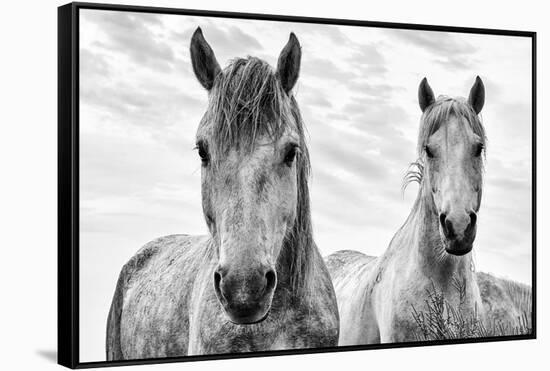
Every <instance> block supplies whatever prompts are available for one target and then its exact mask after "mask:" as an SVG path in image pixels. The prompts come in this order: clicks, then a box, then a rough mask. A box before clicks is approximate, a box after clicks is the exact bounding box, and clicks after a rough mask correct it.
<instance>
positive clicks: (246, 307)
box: [214, 266, 277, 325]
mask: <svg viewBox="0 0 550 371" xmlns="http://www.w3.org/2000/svg"><path fill="white" fill-rule="evenodd" d="M276 286H277V273H276V272H275V270H274V269H273V268H271V267H261V268H259V269H249V270H247V271H244V272H243V271H241V272H232V271H231V270H229V269H225V268H223V267H221V266H219V267H218V268H217V269H216V270H215V272H214V289H215V292H216V296H217V298H218V300H219V302H220V304H221V305H222V307H223V309H224V312H225V313H226V314H227V316H228V318H229V320H230V321H231V322H233V323H236V324H240V325H247V324H254V323H258V322H261V321H263V320H264V319H266V318H267V317H268V315H269V310H270V309H271V303H272V300H273V294H274V292H275V287H276Z"/></svg>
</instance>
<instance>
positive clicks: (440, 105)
mask: <svg viewBox="0 0 550 371" xmlns="http://www.w3.org/2000/svg"><path fill="white" fill-rule="evenodd" d="M451 117H458V118H463V119H464V120H462V122H465V123H467V124H468V125H469V127H470V129H472V131H473V132H474V134H476V135H477V136H479V138H480V139H481V143H482V144H483V147H484V148H486V145H487V136H486V134H485V128H484V127H483V123H482V122H481V119H480V117H479V116H478V115H477V114H476V113H475V111H474V109H473V108H472V107H471V106H470V105H469V104H468V102H467V101H466V100H465V99H464V98H460V97H447V96H440V97H439V98H438V99H437V101H436V102H435V103H433V104H432V105H431V106H429V107H428V108H427V109H426V111H424V113H423V114H422V117H421V119H420V131H419V134H418V143H417V149H416V151H417V155H418V158H417V159H416V161H414V162H412V163H411V164H410V165H409V168H408V169H407V172H406V173H405V176H404V178H403V184H402V190H403V191H404V190H405V188H406V187H407V185H409V184H410V183H413V182H415V183H418V184H422V179H423V178H424V163H425V153H424V152H425V151H424V148H425V146H426V145H427V144H428V140H429V139H430V137H431V136H432V134H434V133H435V132H436V131H437V130H438V129H439V128H440V127H441V125H443V124H444V123H446V122H448V121H449V120H450V119H451ZM484 153H485V152H484Z"/></svg>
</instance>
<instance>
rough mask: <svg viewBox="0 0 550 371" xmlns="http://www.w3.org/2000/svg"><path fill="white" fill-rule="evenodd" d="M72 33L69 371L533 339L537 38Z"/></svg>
mask: <svg viewBox="0 0 550 371" xmlns="http://www.w3.org/2000/svg"><path fill="white" fill-rule="evenodd" d="M58 19H59V31H58V37H59V41H58V45H59V71H58V77H59V96H58V103H59V108H58V111H59V186H58V189H59V214H58V218H59V251H58V262H59V263H58V267H59V276H58V286H59V287H58V294H59V306H58V308H59V309H58V311H59V318H58V332H59V333H58V339H59V345H58V346H59V350H58V351H59V353H58V354H59V363H60V364H62V365H65V366H68V367H72V368H76V367H93V366H109V365H125V364H141V363H158V362H175V361H178V362H179V361H196V360H204V359H215V358H229V357H250V356H272V355H281V354H296V353H312V352H326V351H345V350H360V349H374V348H391V347H402V346H424V345H435V344H455V343H456V344H458V343H465V342H484V341H500V340H521V339H533V338H535V336H536V316H535V308H536V295H535V294H536V291H535V288H536V282H535V277H536V271H535V267H536V265H535V261H536V254H535V252H536V250H535V247H536V241H535V235H536V234H535V228H536V212H535V211H536V202H535V201H536V190H535V184H536V182H535V176H536V174H535V168H536V167H535V163H536V158H535V153H536V151H535V143H536V141H535V135H536V122H535V121H536V120H535V118H536V107H535V101H536V99H535V98H536V87H535V73H536V68H535V47H536V42H535V41H536V35H535V33H534V32H525V31H509V30H493V29H471V28H457V27H446V26H427V25H415V24H395V23H384V22H370V21H362V20H340V19H318V18H304V17H294V16H279V15H277V16H275V15H261V14H246V13H226V12H215V11H198V10H182V9H167V8H152V7H136V6H122V5H103V4H87V3H71V4H68V5H65V6H62V7H60V8H59V13H58ZM366 356H367V355H366Z"/></svg>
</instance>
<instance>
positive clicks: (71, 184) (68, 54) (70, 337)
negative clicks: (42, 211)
mask: <svg viewBox="0 0 550 371" xmlns="http://www.w3.org/2000/svg"><path fill="white" fill-rule="evenodd" d="M81 9H96V10H110V11H128V12H145V13H160V14H177V15H189V16H208V17H220V18H238V19H251V20H270V21H282V22H297V23H316V24H331V25H348V26H363V27H378V28H393V29H405V30H424V31H444V32H453V33H469V34H483V35H502V36H518V37H527V38H530V39H531V42H532V107H531V108H532V287H533V291H532V292H533V297H532V304H533V311H532V329H533V331H532V334H529V335H517V336H499V337H487V338H473V339H458V340H443V341H418V342H406V343H388V344H375V345H357V346H339V347H331V348H317V349H306V350H303V349H297V350H280V351H263V352H253V353H231V354H219V355H205V356H185V357H170V358H151V359H140V360H138V359H136V360H127V361H98V362H80V360H79V300H78V299H79V161H78V159H79V95H78V92H79V53H78V51H79V11H80V10H81ZM536 39H537V34H536V32H531V31H513V30H499V29H487V28H465V27H449V26H434V25H422V24H407V23H388V22H373V21H358V20H346V19H330V18H310V17H298V16H283V15H271V14H252V13H234V12H223V11H203V10H190V9H175V8H160V7H146V6H131V5H112V4H97V3H78V2H77V3H70V4H67V5H63V6H61V7H59V8H58V363H59V364H60V365H63V366H66V367H69V368H89V367H105V366H122V365H137V364H155V363H168V362H189V361H202V360H214V359H229V358H246V357H264V356H277V355H287V354H308V353H322V352H342V351H352V350H366V349H380V348H401V347H417V346H432V345H446V344H463V343H480V342H493V341H508V340H526V339H536V333H537V325H536V303H537V300H536V299H537V295H536V294H537V285H536V272H537V269H536V268H537V265H536V245H537V243H536V242H537V241H536V238H537V234H536V232H537V231H536V226H537V203H536V201H537V197H536V195H537V192H536V185H537V183H536V165H537V157H536V139H537V138H536V118H537V115H536V113H537V111H536V108H537V107H536V101H537V96H536V94H537V88H536V86H537V84H536V73H537V70H536Z"/></svg>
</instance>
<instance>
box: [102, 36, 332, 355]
mask: <svg viewBox="0 0 550 371" xmlns="http://www.w3.org/2000/svg"><path fill="white" fill-rule="evenodd" d="M190 50H191V61H192V65H193V70H194V72H195V75H196V77H197V79H198V80H199V82H200V83H201V84H202V86H203V87H204V88H205V89H206V90H207V91H208V95H209V102H208V109H207V111H206V113H205V114H204V116H203V118H202V120H201V122H200V125H199V129H198V132H197V136H196V143H197V150H198V154H199V156H200V160H201V163H202V170H201V178H202V186H201V187H202V206H203V212H204V217H205V220H206V224H207V226H208V230H209V235H207V236H189V235H171V236H167V237H161V238H158V239H156V240H154V241H152V242H149V243H148V244H146V245H145V246H144V247H143V248H142V249H141V250H140V251H139V252H138V253H137V254H136V255H135V256H134V257H132V258H131V259H130V261H128V262H127V263H126V264H125V265H124V267H123V268H122V271H121V273H120V276H119V279H118V283H117V286H116V290H115V294H114V297H113V301H112V304H111V309H110V312H109V318H108V321H107V322H108V323H107V339H106V353H107V359H108V360H120V359H138V358H150V357H171V356H183V355H192V354H219V353H232V352H250V351H261V350H276V349H296V348H317V347H328V346H335V345H337V342H338V329H339V319H338V308H337V304H336V296H335V293H334V289H333V286H332V283H331V279H330V276H329V272H328V270H327V268H326V266H325V263H324V261H323V259H322V257H321V255H320V253H319V251H318V250H317V247H316V245H315V243H314V241H313V237H312V230H311V220H310V207H309V191H308V173H309V168H310V164H309V156H308V149H307V147H306V143H305V138H304V127H303V122H302V118H301V116H300V111H299V108H298V104H297V102H296V100H295V99H294V97H293V94H292V88H293V87H294V85H295V83H296V81H297V79H298V75H299V70H300V60H301V48H300V44H299V42H298V39H297V38H296V36H295V35H294V34H291V35H290V39H289V41H288V43H287V45H286V46H285V47H284V49H283V51H282V52H281V54H280V56H279V60H278V64H277V68H276V70H273V69H272V68H271V67H270V66H269V65H268V64H267V63H266V62H264V61H262V60H260V59H258V58H253V57H248V58H246V59H240V58H239V59H235V60H233V61H232V62H231V63H230V64H229V66H227V67H226V68H225V69H224V70H222V69H221V68H220V66H219V64H218V62H217V61H216V58H215V56H214V52H213V51H212V49H211V48H210V46H209V45H208V43H207V42H206V40H205V39H204V37H203V34H202V31H201V30H200V28H198V29H197V30H196V31H195V33H194V34H193V37H192V40H191V48H190Z"/></svg>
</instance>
